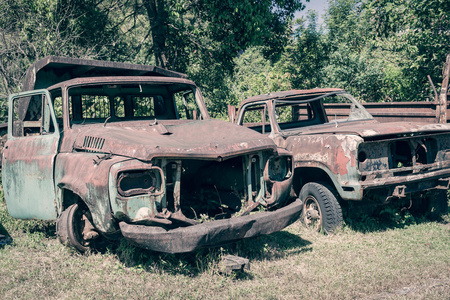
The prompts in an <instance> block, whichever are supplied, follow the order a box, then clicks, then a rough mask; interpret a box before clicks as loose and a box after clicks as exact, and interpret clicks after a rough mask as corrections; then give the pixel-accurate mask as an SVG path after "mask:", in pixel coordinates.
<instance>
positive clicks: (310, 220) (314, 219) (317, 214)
mask: <svg viewBox="0 0 450 300" xmlns="http://www.w3.org/2000/svg"><path fill="white" fill-rule="evenodd" d="M303 222H304V223H305V225H306V227H308V228H309V229H311V230H315V231H320V228H321V227H322V213H321V211H320V206H319V202H317V199H316V198H314V197H313V196H308V197H307V198H306V199H305V202H304V204H303Z"/></svg>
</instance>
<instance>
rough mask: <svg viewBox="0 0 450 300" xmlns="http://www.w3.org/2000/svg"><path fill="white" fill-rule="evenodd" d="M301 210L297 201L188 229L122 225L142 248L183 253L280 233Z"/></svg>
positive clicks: (123, 231)
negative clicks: (278, 207)
mask: <svg viewBox="0 0 450 300" xmlns="http://www.w3.org/2000/svg"><path fill="white" fill-rule="evenodd" d="M301 210H302V202H301V201H299V200H297V201H295V202H293V203H292V204H290V205H288V206H286V207H283V208H281V209H278V210H277V211H273V212H262V213H259V214H254V215H250V216H243V217H240V218H234V219H226V220H217V221H214V222H208V223H203V224H200V225H195V226H190V227H185V228H177V229H172V230H165V229H164V228H161V227H151V226H142V225H133V224H127V223H125V222H121V223H120V229H121V230H122V234H123V235H124V237H125V238H126V239H127V240H129V241H130V242H131V243H132V244H135V245H137V246H139V247H142V248H146V249H150V250H154V251H160V252H167V253H183V252H191V251H193V250H195V249H198V248H201V247H211V246H214V245H222V244H224V243H229V242H232V241H236V240H240V239H244V238H250V237H254V236H258V235H263V234H270V233H273V232H276V231H279V230H281V229H283V228H285V227H286V226H288V225H290V224H292V223H293V222H295V221H296V220H297V219H298V217H299V215H300V213H301Z"/></svg>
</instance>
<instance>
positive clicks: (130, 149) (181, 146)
mask: <svg viewBox="0 0 450 300" xmlns="http://www.w3.org/2000/svg"><path fill="white" fill-rule="evenodd" d="M84 126H86V127H85V128H83V130H81V131H80V134H78V136H77V137H76V139H75V142H74V148H75V149H77V150H87V151H94V152H103V153H112V154H116V155H122V156H127V157H133V158H137V159H140V160H151V159H152V158H153V157H179V158H206V159H220V158H223V159H226V158H229V157H233V156H236V155H240V154H242V153H248V152H253V151H259V150H265V149H267V150H271V151H275V150H276V146H275V144H274V143H273V142H272V140H270V139H269V138H267V137H265V136H263V135H261V134H259V133H257V132H255V131H253V130H250V129H247V128H244V127H242V126H237V125H235V124H231V123H228V122H224V121H219V120H204V121H192V122H183V121H178V122H177V121H175V122H174V121H170V122H166V123H165V122H164V121H158V124H153V122H152V121H148V122H139V123H132V122H130V123H127V122H122V123H108V124H107V125H106V126H103V125H102V124H97V125H94V126H89V125H84Z"/></svg>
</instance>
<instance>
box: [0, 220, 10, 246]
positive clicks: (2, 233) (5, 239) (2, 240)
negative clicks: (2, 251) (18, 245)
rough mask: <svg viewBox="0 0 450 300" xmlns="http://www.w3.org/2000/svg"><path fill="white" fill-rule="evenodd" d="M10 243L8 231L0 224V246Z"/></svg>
mask: <svg viewBox="0 0 450 300" xmlns="http://www.w3.org/2000/svg"><path fill="white" fill-rule="evenodd" d="M11 243H12V238H11V236H10V235H9V233H8V231H6V229H5V227H3V225H2V224H0V247H2V246H4V245H8V244H11Z"/></svg>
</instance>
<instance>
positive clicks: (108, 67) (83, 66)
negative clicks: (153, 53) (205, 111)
mask: <svg viewBox="0 0 450 300" xmlns="http://www.w3.org/2000/svg"><path fill="white" fill-rule="evenodd" d="M102 76H164V77H177V78H186V77H187V76H186V74H183V73H178V72H175V71H169V70H166V69H162V68H159V67H156V66H147V65H137V64H129V63H119V62H112V61H101V60H91V59H80V58H71V57H60V56H47V57H45V58H43V59H41V60H39V61H37V62H35V63H34V64H32V65H31V66H30V67H29V68H28V71H27V73H26V75H25V80H24V84H23V88H22V91H31V90H35V89H42V88H47V87H49V86H52V85H55V84H58V83H60V82H63V81H66V80H70V79H74V78H85V77H102Z"/></svg>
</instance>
